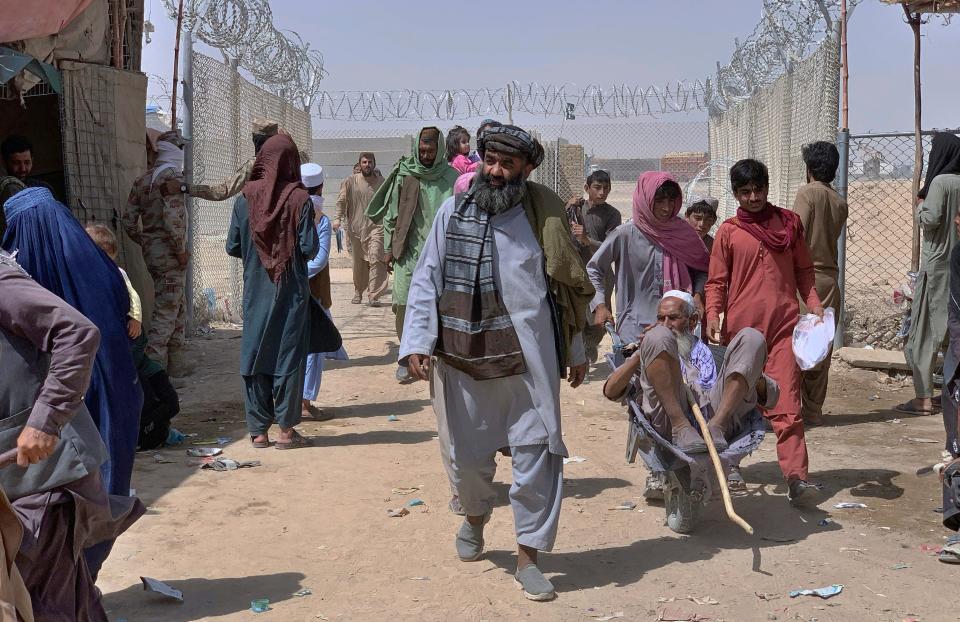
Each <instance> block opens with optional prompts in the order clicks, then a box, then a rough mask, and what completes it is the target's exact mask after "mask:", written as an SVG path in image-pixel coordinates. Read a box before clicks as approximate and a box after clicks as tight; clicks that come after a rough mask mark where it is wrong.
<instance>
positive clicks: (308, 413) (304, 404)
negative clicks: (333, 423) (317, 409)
mask: <svg viewBox="0 0 960 622" xmlns="http://www.w3.org/2000/svg"><path fill="white" fill-rule="evenodd" d="M310 406H311V404H310V400H301V402H300V416H301V417H303V418H304V419H310V418H311V417H313V411H312V410H311V409H310Z"/></svg>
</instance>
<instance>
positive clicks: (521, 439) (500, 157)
mask: <svg viewBox="0 0 960 622" xmlns="http://www.w3.org/2000/svg"><path fill="white" fill-rule="evenodd" d="M481 141H482V143H483V144H482V147H483V151H484V163H483V168H482V169H481V170H480V171H479V173H478V175H477V178H476V180H475V181H474V182H473V185H472V186H471V188H470V190H468V191H467V192H466V193H464V194H463V195H458V196H455V197H452V198H450V199H448V200H447V201H446V202H444V204H443V205H442V206H441V207H440V210H439V212H438V213H437V216H436V219H435V220H434V223H433V228H432V230H431V232H430V235H429V237H428V238H427V241H426V243H425V245H424V249H423V254H422V255H421V257H420V260H419V262H418V263H417V267H416V270H415V271H414V274H413V280H412V283H411V286H410V293H409V297H408V301H407V316H406V320H405V323H404V330H403V339H402V342H401V345H400V362H401V363H402V364H403V363H405V364H407V366H408V368H409V371H410V373H411V374H412V375H413V376H414V377H416V378H419V379H422V380H427V379H431V380H432V383H433V384H432V387H431V389H432V390H431V394H432V398H433V403H434V408H435V410H436V411H437V415H438V419H440V420H441V426H442V425H443V423H445V424H446V427H447V429H448V433H449V437H450V450H449V457H448V456H446V455H445V456H443V457H444V460H449V463H448V465H449V467H451V468H450V469H449V470H450V472H451V473H452V475H453V479H454V484H455V486H456V488H457V490H458V492H459V495H460V503H461V505H462V506H463V509H464V511H465V513H466V520H465V521H464V523H463V525H462V526H461V528H460V531H459V533H458V535H457V538H456V548H457V553H458V556H459V557H460V559H461V560H463V561H474V560H476V559H479V558H480V556H481V555H482V551H483V543H484V541H483V527H484V524H485V523H486V522H487V521H488V520H489V519H490V513H491V511H492V508H493V502H494V500H495V498H496V490H495V489H494V487H493V477H494V474H495V472H496V459H495V456H496V453H497V450H498V449H500V448H502V447H510V450H511V453H512V461H513V485H512V486H511V488H510V503H511V506H512V508H513V513H514V522H515V527H516V534H517V544H518V563H517V573H516V575H515V578H516V581H517V584H518V585H519V586H520V587H521V588H522V589H523V591H524V595H525V596H526V597H527V598H529V599H531V600H549V599H551V598H553V597H554V596H555V594H554V589H553V585H552V584H551V583H550V582H549V581H548V580H547V579H546V578H545V577H544V576H543V574H542V573H541V572H540V570H539V569H538V568H537V566H536V562H537V552H538V551H550V550H551V549H552V547H553V543H554V540H555V538H556V534H557V523H558V520H559V515H560V503H561V498H562V485H563V475H562V473H563V458H564V457H565V456H567V455H568V454H567V449H566V447H565V446H564V443H563V438H562V434H561V430H560V399H559V398H560V380H561V377H562V376H567V378H568V380H569V382H570V385H571V386H572V387H576V386H578V385H579V384H580V383H581V382H582V381H583V377H584V374H585V372H586V357H585V355H584V348H583V340H582V334H581V333H582V327H583V325H584V322H585V316H586V305H587V303H588V302H589V299H590V297H591V294H592V292H593V287H592V286H591V285H590V282H589V279H588V277H587V275H586V269H585V267H584V265H583V260H582V259H581V258H580V255H579V254H578V253H577V251H576V249H575V248H574V246H573V244H572V243H571V241H570V240H571V238H570V235H569V230H568V228H569V225H568V224H567V221H566V216H565V211H564V204H563V201H562V200H561V199H560V198H559V197H557V195H556V194H554V193H553V192H552V191H550V190H548V189H547V188H545V187H544V186H540V185H538V184H534V183H532V182H527V181H525V180H526V178H527V176H528V175H529V174H530V172H532V171H533V169H534V168H536V166H537V165H539V163H540V161H541V160H542V157H543V156H542V153H543V151H542V148H541V147H540V145H539V143H537V142H536V141H535V140H534V139H532V138H531V137H530V135H529V134H528V133H527V132H525V131H523V130H521V129H520V128H516V127H513V126H504V127H503V128H493V129H491V130H489V131H488V132H486V133H485V134H484V135H483V137H482V138H481ZM432 355H435V356H436V357H437V358H435V359H433V365H432V366H431V356H432ZM431 367H432V369H431ZM568 370H569V371H568ZM431 371H432V374H431ZM445 466H447V465H445Z"/></svg>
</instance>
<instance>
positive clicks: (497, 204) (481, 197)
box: [472, 172, 526, 216]
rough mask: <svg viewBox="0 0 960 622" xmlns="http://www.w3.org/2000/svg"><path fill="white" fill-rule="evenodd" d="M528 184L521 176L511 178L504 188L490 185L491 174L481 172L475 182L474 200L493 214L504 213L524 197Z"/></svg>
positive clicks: (481, 207) (478, 205) (482, 208)
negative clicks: (526, 184) (525, 183)
mask: <svg viewBox="0 0 960 622" xmlns="http://www.w3.org/2000/svg"><path fill="white" fill-rule="evenodd" d="M525 189H526V186H525V185H524V182H523V179H522V178H521V177H515V178H514V179H511V180H510V181H508V182H507V183H506V185H504V186H503V187H502V188H495V187H494V186H491V185H490V176H489V175H487V174H485V173H483V172H479V173H477V179H476V181H474V183H473V188H472V190H473V201H474V203H476V204H477V207H479V208H480V209H481V210H483V211H484V212H486V213H488V214H490V215H491V216H496V215H497V214H502V213H504V212H506V211H507V210H509V209H511V208H512V207H513V206H514V205H516V204H517V203H519V202H520V201H521V200H522V199H523V194H524V192H525Z"/></svg>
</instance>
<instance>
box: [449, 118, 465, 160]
mask: <svg viewBox="0 0 960 622" xmlns="http://www.w3.org/2000/svg"><path fill="white" fill-rule="evenodd" d="M464 138H466V139H467V140H470V132H468V131H467V130H466V128H463V127H460V126H459V125H454V126H453V128H451V129H450V132H449V133H448V134H447V162H449V161H451V160H453V159H454V158H455V157H457V156H458V155H460V141H461V140H462V139H464Z"/></svg>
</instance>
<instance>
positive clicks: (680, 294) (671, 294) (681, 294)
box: [660, 289, 697, 315]
mask: <svg viewBox="0 0 960 622" xmlns="http://www.w3.org/2000/svg"><path fill="white" fill-rule="evenodd" d="M667 298H679V299H680V300H682V301H683V305H684V308H685V309H686V311H687V313H688V314H690V315H693V314H694V313H695V312H696V310H697V307H696V305H694V304H693V296H691V295H690V294H688V293H687V292H685V291H683V290H682V289H671V290H670V291H668V292H665V293H664V294H663V297H662V298H661V299H660V302H663V301H664V300H666V299H667Z"/></svg>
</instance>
